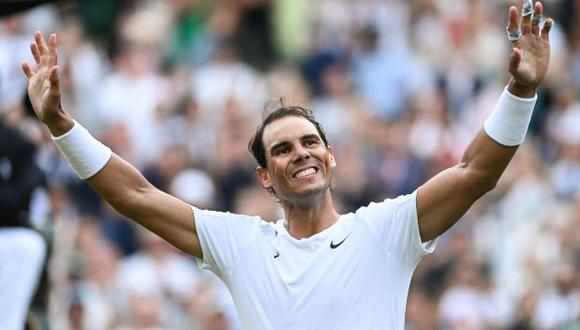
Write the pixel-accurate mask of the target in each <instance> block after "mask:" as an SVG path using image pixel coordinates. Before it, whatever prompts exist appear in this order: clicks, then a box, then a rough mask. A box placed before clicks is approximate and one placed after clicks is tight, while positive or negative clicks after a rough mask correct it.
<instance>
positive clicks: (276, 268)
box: [229, 227, 394, 316]
mask: <svg viewBox="0 0 580 330" xmlns="http://www.w3.org/2000/svg"><path fill="white" fill-rule="evenodd" d="M301 243H303V242H296V241H295V240H291V239H290V240H289V239H284V238H278V239H271V240H264V241H261V242H260V243H259V244H256V245H255V246H253V247H252V248H250V249H248V252H247V253H246V254H245V255H243V256H242V257H241V258H240V263H239V264H238V267H236V270H235V271H234V272H233V273H232V279H231V281H230V285H229V286H230V290H231V291H232V294H234V295H238V296H239V297H247V298H248V299H249V300H252V302H251V304H261V305H262V304H263V305H264V308H267V309H272V310H273V311H272V312H276V311H278V312H283V313H286V312H288V311H292V313H294V315H298V314H300V315H306V316H308V315H309V313H311V311H317V313H320V312H324V313H332V315H336V313H337V311H339V310H343V309H344V308H347V307H348V308H350V309H353V308H357V306H359V307H360V308H363V306H365V305H366V304H368V303H376V302H377V300H380V299H381V298H380V297H384V296H385V291H386V290H388V289H387V288H386V286H387V285H388V283H390V281H389V277H390V275H389V274H390V271H391V269H393V267H394V265H393V264H392V263H391V262H389V256H388V254H386V253H385V252H384V251H383V249H382V248H381V245H380V244H379V242H378V241H377V240H376V238H374V237H373V236H371V235H370V234H369V233H367V232H365V230H364V228H356V227H353V228H352V229H350V230H346V231H341V232H339V233H336V234H333V235H329V236H328V237H325V238H320V239H317V240H316V241H315V242H310V243H312V244H301ZM248 303H249V301H248ZM275 310H276V311H275Z"/></svg>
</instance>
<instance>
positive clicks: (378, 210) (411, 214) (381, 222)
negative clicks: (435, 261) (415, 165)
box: [356, 190, 436, 264]
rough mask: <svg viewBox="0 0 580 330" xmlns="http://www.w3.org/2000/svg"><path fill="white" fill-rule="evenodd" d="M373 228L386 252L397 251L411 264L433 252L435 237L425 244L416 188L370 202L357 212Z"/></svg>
mask: <svg viewBox="0 0 580 330" xmlns="http://www.w3.org/2000/svg"><path fill="white" fill-rule="evenodd" d="M356 214H357V216H358V217H360V218H362V219H363V221H365V222H366V223H367V224H368V226H369V227H370V229H371V231H372V232H373V233H374V234H375V235H377V237H378V239H379V241H380V242H381V244H382V245H383V247H384V249H385V251H386V252H389V253H394V254H396V255H398V256H400V257H402V258H404V259H406V260H408V261H409V262H410V263H411V264H415V263H417V262H418V261H419V260H420V259H421V258H422V257H423V256H425V255H426V254H429V253H431V252H433V250H434V249H435V245H436V239H435V240H432V241H429V242H426V243H422V242H421V235H420V233H419V219H418V216H417V191H416V190H415V191H414V192H413V193H411V194H408V195H404V196H399V197H397V198H395V199H386V200H384V201H383V202H380V203H374V202H373V203H370V204H369V205H368V206H366V207H361V208H360V209H358V210H357V211H356Z"/></svg>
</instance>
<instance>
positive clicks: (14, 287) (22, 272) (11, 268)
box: [0, 228, 46, 330]
mask: <svg viewBox="0 0 580 330" xmlns="http://www.w3.org/2000/svg"><path fill="white" fill-rule="evenodd" d="M45 255H46V244H45V242H44V240H43V239H42V237H41V236H40V234H38V233H37V232H35V231H33V230H31V229H27V228H1V229H0V329H2V330H22V329H24V323H25V321H26V315H27V314H28V308H29V305H30V301H31V300H32V297H33V295H34V292H35V290H36V286H37V284H38V279H39V277H40V271H41V270H42V265H43V263H44V257H45Z"/></svg>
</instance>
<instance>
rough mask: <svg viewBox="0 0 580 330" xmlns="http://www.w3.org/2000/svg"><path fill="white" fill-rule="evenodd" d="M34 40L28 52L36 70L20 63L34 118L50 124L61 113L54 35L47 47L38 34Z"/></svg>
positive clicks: (51, 36)
mask: <svg viewBox="0 0 580 330" xmlns="http://www.w3.org/2000/svg"><path fill="white" fill-rule="evenodd" d="M34 39H35V43H32V44H31V45H30V50H31V51H32V55H33V56H34V60H35V61H36V65H37V67H36V70H33V69H32V68H31V67H30V65H29V64H28V63H22V70H23V71H24V74H25V75H26V78H27V79H28V96H29V98H30V102H31V103H32V107H33V108H34V112H35V113H36V116H37V117H38V119H40V120H41V121H43V122H45V123H50V122H51V121H52V120H55V119H56V118H57V117H58V116H59V113H60V111H61V109H60V88H59V79H58V66H57V52H56V35H54V34H51V35H50V37H49V38H48V45H47V44H46V42H45V41H44V37H43V36H42V34H41V33H40V32H36V33H35V34H34Z"/></svg>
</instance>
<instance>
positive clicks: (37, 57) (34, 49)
mask: <svg viewBox="0 0 580 330" xmlns="http://www.w3.org/2000/svg"><path fill="white" fill-rule="evenodd" d="M30 52H31V53H32V56H33V57H34V61H35V62H36V64H40V53H39V52H38V46H37V45H36V44H35V43H31V44H30Z"/></svg>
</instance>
